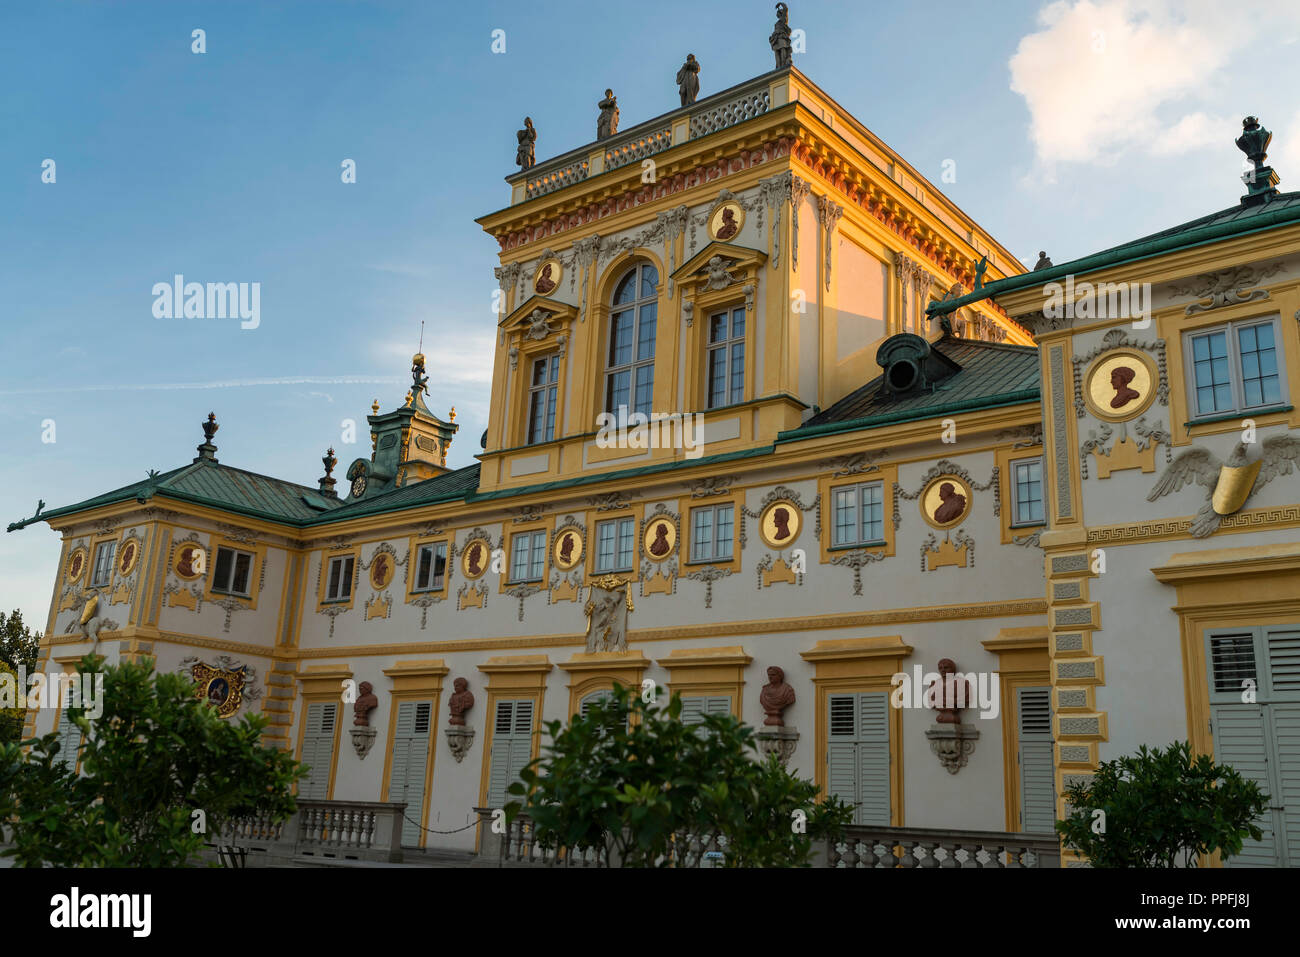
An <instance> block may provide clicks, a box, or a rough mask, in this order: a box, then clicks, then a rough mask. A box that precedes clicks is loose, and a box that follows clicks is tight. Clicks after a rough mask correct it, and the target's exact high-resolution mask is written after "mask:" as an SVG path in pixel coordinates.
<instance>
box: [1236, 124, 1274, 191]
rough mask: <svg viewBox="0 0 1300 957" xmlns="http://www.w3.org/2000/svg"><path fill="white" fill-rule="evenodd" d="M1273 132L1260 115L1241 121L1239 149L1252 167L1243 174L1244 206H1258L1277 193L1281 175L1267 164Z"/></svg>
mask: <svg viewBox="0 0 1300 957" xmlns="http://www.w3.org/2000/svg"><path fill="white" fill-rule="evenodd" d="M1272 140H1273V134H1272V133H1270V132H1269V131H1268V130H1266V129H1264V127H1263V126H1261V125H1260V122H1259V117H1257V116H1248V117H1246V118H1245V119H1244V120H1242V121H1241V135H1240V136H1238V137H1237V140H1236V142H1237V149H1239V150H1241V151H1242V152H1243V153H1245V154H1246V159H1248V160H1249V161H1250V162H1251V164H1252V165H1251V168H1250V169H1248V170H1246V172H1244V173H1242V174H1241V181H1242V182H1243V183H1245V184H1246V195H1245V196H1243V197H1241V202H1242V205H1243V206H1257V205H1259V204H1260V203H1264V202H1267V201H1268V200H1270V199H1272V198H1273V197H1274V196H1276V195H1277V184H1278V183H1279V182H1281V177H1279V176H1278V175H1277V173H1275V172H1273V168H1272V167H1271V166H1265V165H1264V160H1266V159H1268V144H1269V143H1270V142H1272Z"/></svg>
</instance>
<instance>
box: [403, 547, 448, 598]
mask: <svg viewBox="0 0 1300 957" xmlns="http://www.w3.org/2000/svg"><path fill="white" fill-rule="evenodd" d="M446 576H447V543H446V542H434V543H433V544H431V545H421V546H420V550H419V555H418V557H417V558H416V560H415V587H414V588H412V589H411V591H442V587H443V585H444V584H445V583H446V581H447V577H446Z"/></svg>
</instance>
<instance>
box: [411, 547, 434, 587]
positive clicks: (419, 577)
mask: <svg viewBox="0 0 1300 957" xmlns="http://www.w3.org/2000/svg"><path fill="white" fill-rule="evenodd" d="M432 574H433V547H432V546H430V545H424V546H422V547H421V548H420V564H419V567H418V568H417V569H416V572H415V587H416V588H417V589H420V588H428V587H429V579H430V577H431V576H432Z"/></svg>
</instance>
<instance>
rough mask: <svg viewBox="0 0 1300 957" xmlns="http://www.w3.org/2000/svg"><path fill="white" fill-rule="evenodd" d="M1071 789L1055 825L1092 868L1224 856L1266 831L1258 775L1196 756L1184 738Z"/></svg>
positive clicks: (1190, 863) (1182, 863) (1108, 767)
mask: <svg viewBox="0 0 1300 957" xmlns="http://www.w3.org/2000/svg"><path fill="white" fill-rule="evenodd" d="M1066 793H1067V795H1068V797H1069V805H1070V808H1071V813H1070V815H1069V816H1068V817H1067V818H1066V819H1065V820H1063V821H1057V822H1056V829H1057V831H1058V832H1060V834H1061V837H1062V838H1063V840H1064V841H1065V844H1066V846H1067V847H1070V848H1072V849H1073V850H1076V851H1078V852H1079V853H1081V854H1085V855H1087V857H1088V859H1089V861H1090V862H1091V863H1092V865H1093V866H1094V867H1195V866H1196V862H1197V857H1198V855H1201V854H1210V853H1212V852H1214V851H1216V850H1217V851H1219V852H1220V853H1221V854H1222V856H1223V858H1224V859H1225V860H1226V859H1227V858H1229V857H1231V856H1232V855H1234V854H1238V853H1240V852H1241V846H1242V842H1243V840H1244V839H1245V838H1246V837H1247V836H1249V837H1251V838H1253V839H1254V840H1257V841H1258V840H1260V839H1261V838H1262V837H1263V832H1262V831H1260V829H1259V826H1258V825H1257V824H1256V823H1255V820H1256V819H1257V818H1258V817H1259V816H1260V815H1261V814H1263V813H1264V812H1265V810H1266V809H1267V806H1268V796H1267V795H1266V794H1264V793H1263V792H1262V791H1261V790H1260V788H1259V785H1257V784H1256V783H1255V782H1254V781H1248V780H1246V779H1245V778H1243V777H1242V776H1241V774H1240V773H1239V772H1237V771H1236V770H1234V769H1233V768H1230V767H1228V766H1227V765H1217V764H1215V763H1214V761H1213V760H1212V759H1211V758H1210V756H1209V755H1207V754H1201V755H1198V756H1196V757H1195V758H1193V757H1192V750H1191V746H1190V745H1189V744H1188V743H1187V742H1186V741H1176V742H1174V743H1173V744H1171V745H1170V746H1169V748H1168V749H1166V750H1163V751H1162V750H1161V749H1160V748H1155V749H1152V750H1148V749H1147V747H1146V746H1145V745H1143V746H1142V747H1140V748H1138V753H1137V754H1136V755H1126V756H1124V757H1122V758H1118V759H1116V760H1114V761H1106V762H1104V763H1103V764H1102V765H1101V766H1100V767H1098V768H1097V773H1096V776H1095V777H1094V778H1093V780H1092V782H1091V783H1089V784H1081V783H1080V784H1074V785H1071V786H1070V787H1069V788H1068V789H1067V791H1066ZM1097 810H1101V811H1102V812H1104V815H1105V816H1104V817H1099V816H1097V815H1096V814H1095V813H1094V812H1095V811H1097Z"/></svg>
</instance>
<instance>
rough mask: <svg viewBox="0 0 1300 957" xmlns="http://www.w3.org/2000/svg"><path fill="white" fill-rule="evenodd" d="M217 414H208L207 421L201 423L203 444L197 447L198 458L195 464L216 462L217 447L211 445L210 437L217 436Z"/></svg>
mask: <svg viewBox="0 0 1300 957" xmlns="http://www.w3.org/2000/svg"><path fill="white" fill-rule="evenodd" d="M219 428H221V426H219V425H217V413H215V412H209V413H208V418H207V421H206V422H204V423H203V444H202V445H200V446H199V447H198V452H199V454H198V457H197V458H196V459H195V460H194V461H196V462H216V461H217V456H216V454H215V453H216V451H217V447H216V446H215V445H213V444H212V437H213V436H214V435H216V434H217V429H219Z"/></svg>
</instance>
